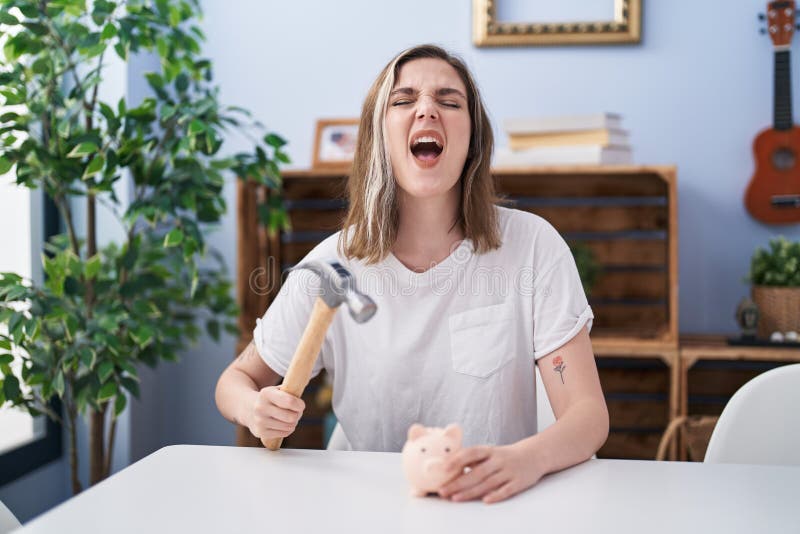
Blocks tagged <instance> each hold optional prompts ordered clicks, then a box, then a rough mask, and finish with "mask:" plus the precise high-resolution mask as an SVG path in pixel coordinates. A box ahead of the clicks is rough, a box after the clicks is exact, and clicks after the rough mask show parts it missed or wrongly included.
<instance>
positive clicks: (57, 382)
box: [53, 370, 64, 397]
mask: <svg viewBox="0 0 800 534" xmlns="http://www.w3.org/2000/svg"><path fill="white" fill-rule="evenodd" d="M53 391H55V392H56V393H58V396H59V397H63V396H64V373H62V372H61V371H60V370H59V371H58V372H57V373H56V376H55V378H54V379H53Z"/></svg>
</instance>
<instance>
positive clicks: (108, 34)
mask: <svg viewBox="0 0 800 534" xmlns="http://www.w3.org/2000/svg"><path fill="white" fill-rule="evenodd" d="M116 35H117V27H116V26H114V25H113V24H111V23H110V22H109V23H108V24H106V25H105V27H104V28H103V33H101V34H100V37H101V38H102V39H103V40H108V39H111V38H113V37H115V36H116Z"/></svg>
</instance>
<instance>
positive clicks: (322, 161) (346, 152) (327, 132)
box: [311, 118, 359, 171]
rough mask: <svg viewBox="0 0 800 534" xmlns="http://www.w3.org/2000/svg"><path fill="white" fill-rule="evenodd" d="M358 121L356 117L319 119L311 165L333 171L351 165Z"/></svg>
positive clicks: (341, 169) (347, 167) (344, 168)
mask: <svg viewBox="0 0 800 534" xmlns="http://www.w3.org/2000/svg"><path fill="white" fill-rule="evenodd" d="M358 122H359V120H358V119H357V118H352V119H319V120H318V121H317V128H316V133H315V134H314V152H313V154H312V157H311V167H312V168H314V169H325V170H334V171H346V170H348V169H349V168H350V167H352V165H353V156H354V155H355V147H356V139H357V136H358Z"/></svg>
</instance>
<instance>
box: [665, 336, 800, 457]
mask: <svg viewBox="0 0 800 534" xmlns="http://www.w3.org/2000/svg"><path fill="white" fill-rule="evenodd" d="M701 360H704V361H707V362H709V363H711V362H719V363H720V365H717V366H713V365H712V366H706V368H705V369H695V370H694V372H692V369H693V368H694V367H695V364H697V363H698V362H699V361H701ZM736 362H742V363H744V362H750V363H760V364H761V365H749V366H748V365H741V364H740V365H736ZM796 362H800V349H793V348H780V347H759V346H738V345H737V346H734V345H729V344H728V343H727V341H726V338H725V336H720V335H704V334H687V335H682V336H681V338H680V359H679V366H678V380H679V384H678V391H679V392H680V397H679V402H678V415H679V416H685V415H690V414H692V413H694V414H699V415H719V414H720V413H721V412H722V408H723V407H724V406H725V403H726V402H727V400H728V399H729V398H730V397H731V396H732V395H733V394H734V393H735V392H736V390H738V389H739V388H740V387H741V386H743V385H744V384H745V383H746V382H748V381H749V380H751V379H752V378H754V377H755V376H756V375H758V374H760V373H761V372H763V371H764V370H766V369H768V368H770V367H775V366H778V365H782V364H787V363H796ZM698 367H699V366H698ZM690 374H691V375H693V376H692V377H690ZM694 395H696V396H697V401H696V402H695V403H694V406H693V407H692V406H690V404H689V399H690V396H694ZM704 399H712V400H716V402H708V401H705V402H704ZM679 449H680V451H681V455H680V458H681V459H685V447H683V446H681V447H680V448H679Z"/></svg>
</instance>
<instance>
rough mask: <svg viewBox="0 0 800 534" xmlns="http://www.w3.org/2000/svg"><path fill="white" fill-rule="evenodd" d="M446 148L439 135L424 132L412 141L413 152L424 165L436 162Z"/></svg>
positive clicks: (427, 165)
mask: <svg viewBox="0 0 800 534" xmlns="http://www.w3.org/2000/svg"><path fill="white" fill-rule="evenodd" d="M443 150H444V143H443V142H442V140H441V138H440V137H439V136H438V135H427V134H422V135H418V136H416V137H415V138H414V139H413V140H412V141H411V153H412V154H413V155H414V158H416V159H417V161H418V162H420V163H421V164H422V165H423V166H425V167H429V166H431V165H433V164H434V163H436V160H438V159H439V156H440V155H441V154H442V151H443Z"/></svg>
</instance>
